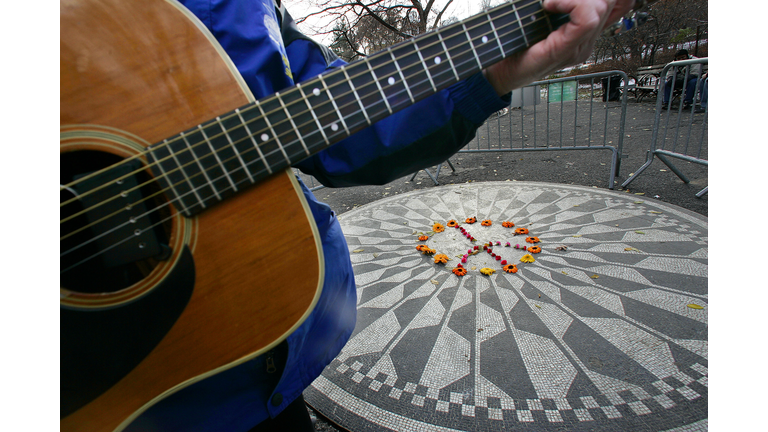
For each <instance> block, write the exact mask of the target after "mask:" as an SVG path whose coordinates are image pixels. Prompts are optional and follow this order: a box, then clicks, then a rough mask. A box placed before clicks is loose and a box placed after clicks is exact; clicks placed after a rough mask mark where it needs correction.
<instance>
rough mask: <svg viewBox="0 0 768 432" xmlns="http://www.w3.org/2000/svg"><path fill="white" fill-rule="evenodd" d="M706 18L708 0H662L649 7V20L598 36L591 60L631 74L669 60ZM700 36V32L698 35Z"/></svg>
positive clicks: (694, 35) (692, 38)
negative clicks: (638, 25) (632, 28)
mask: <svg viewBox="0 0 768 432" xmlns="http://www.w3.org/2000/svg"><path fill="white" fill-rule="evenodd" d="M706 21H707V0H664V1H659V2H657V3H655V4H653V5H651V6H650V7H649V9H648V22H647V23H645V24H644V25H642V26H640V27H637V28H636V29H635V30H632V31H630V32H626V33H623V34H621V35H619V36H615V37H601V38H600V39H598V41H597V43H596V45H595V50H594V52H593V60H594V61H595V62H597V63H604V64H605V67H604V68H608V69H621V70H625V71H627V72H630V73H634V72H636V71H637V68H638V67H640V66H650V65H654V64H661V63H666V62H669V61H671V60H672V57H673V55H674V52H675V51H676V50H677V47H678V45H680V44H681V43H683V42H688V41H691V40H695V37H696V36H697V35H696V33H697V32H696V28H697V26H698V27H701V26H700V24H701V23H702V22H704V23H705V22H706ZM699 36H700V34H699Z"/></svg>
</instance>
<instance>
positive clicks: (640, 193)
mask: <svg viewBox="0 0 768 432" xmlns="http://www.w3.org/2000/svg"><path fill="white" fill-rule="evenodd" d="M635 195H645V192H635Z"/></svg>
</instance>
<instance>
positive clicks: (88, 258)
mask: <svg viewBox="0 0 768 432" xmlns="http://www.w3.org/2000/svg"><path fill="white" fill-rule="evenodd" d="M361 124H362V123H361ZM189 193H191V192H189ZM211 198H213V196H209V197H207V198H206V199H211ZM169 204H170V203H165V204H163V205H161V206H158V207H157V208H155V209H153V210H150V211H148V212H146V213H145V214H144V215H142V216H140V217H143V216H145V215H147V214H149V213H152V212H154V211H155V210H158V209H160V208H162V207H164V206H167V205H169ZM172 217H173V216H169V217H166V218H165V219H163V220H160V221H157V222H156V223H154V224H152V225H151V226H150V227H148V228H145V229H144V230H143V231H142V232H144V231H146V230H147V229H150V228H154V227H156V226H158V225H160V224H162V223H164V222H165V221H167V220H169V219H171V218H172ZM125 225H127V222H126V223H123V224H122V225H120V226H118V227H115V228H113V230H112V231H114V230H116V229H119V228H120V227H122V226H125ZM130 238H132V237H131V236H129V237H126V238H125V239H123V240H121V241H119V242H117V243H115V244H113V245H111V246H109V247H107V248H106V249H103V250H101V251H99V252H97V253H95V254H93V255H91V256H89V257H86V258H85V259H83V260H81V261H80V262H78V263H75V264H73V265H71V266H70V267H68V268H66V269H64V270H62V272H61V273H63V272H65V271H67V270H69V269H71V268H74V267H76V266H78V265H80V264H82V263H83V262H86V261H88V260H90V259H92V258H94V257H96V256H98V255H100V254H101V253H104V252H106V251H108V250H110V249H112V248H114V247H116V246H118V245H120V244H122V243H123V242H125V241H127V240H129V239H130ZM74 249H76V248H73V249H71V250H70V251H72V250H74ZM68 252H69V251H68ZM68 252H67V253H68Z"/></svg>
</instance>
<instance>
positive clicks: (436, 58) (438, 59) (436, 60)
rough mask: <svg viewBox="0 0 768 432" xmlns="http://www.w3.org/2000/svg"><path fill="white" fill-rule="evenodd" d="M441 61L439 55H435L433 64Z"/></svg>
mask: <svg viewBox="0 0 768 432" xmlns="http://www.w3.org/2000/svg"><path fill="white" fill-rule="evenodd" d="M441 61H442V60H441V59H440V56H437V57H435V64H440V62H441Z"/></svg>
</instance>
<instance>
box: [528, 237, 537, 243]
mask: <svg viewBox="0 0 768 432" xmlns="http://www.w3.org/2000/svg"><path fill="white" fill-rule="evenodd" d="M525 241H526V242H528V243H538V242H539V238H538V237H528V238H527V239H525Z"/></svg>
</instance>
